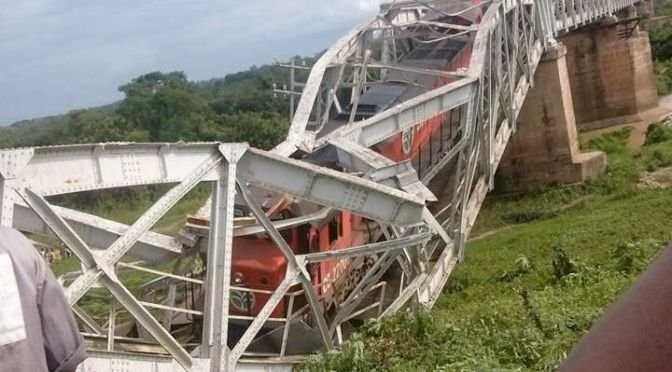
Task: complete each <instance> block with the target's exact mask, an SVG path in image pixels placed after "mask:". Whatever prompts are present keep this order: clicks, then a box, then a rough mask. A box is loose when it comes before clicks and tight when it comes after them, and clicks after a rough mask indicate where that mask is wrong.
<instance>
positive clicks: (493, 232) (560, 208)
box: [467, 195, 593, 242]
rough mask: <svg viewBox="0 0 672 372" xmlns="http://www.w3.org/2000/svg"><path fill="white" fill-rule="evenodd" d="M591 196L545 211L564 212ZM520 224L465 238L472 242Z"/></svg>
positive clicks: (591, 196) (552, 212)
mask: <svg viewBox="0 0 672 372" xmlns="http://www.w3.org/2000/svg"><path fill="white" fill-rule="evenodd" d="M591 198H593V195H585V196H582V197H580V198H578V199H576V200H572V201H571V202H569V203H567V204H565V205H563V206H561V207H559V208H556V209H554V210H551V211H549V212H547V213H548V214H557V213H561V212H564V211H566V210H567V209H569V208H572V207H574V206H575V205H578V204H579V203H581V202H583V201H586V200H588V199H591ZM530 222H533V221H530ZM520 225H523V223H514V224H511V225H506V226H502V227H500V228H497V229H494V230H490V231H486V232H484V233H481V234H479V235H476V236H474V237H469V239H467V241H470V242H473V241H476V240H481V239H485V238H487V237H489V236H492V235H495V234H499V233H500V232H503V231H506V230H510V229H512V228H514V227H517V226H520Z"/></svg>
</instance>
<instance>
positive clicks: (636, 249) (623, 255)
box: [611, 240, 661, 274]
mask: <svg viewBox="0 0 672 372" xmlns="http://www.w3.org/2000/svg"><path fill="white" fill-rule="evenodd" d="M660 246H661V243H660V242H658V241H656V240H644V241H641V240H636V241H627V242H623V243H620V244H618V245H617V246H616V247H615V248H614V249H613V250H612V252H611V256H612V258H613V259H614V260H615V268H616V270H618V271H619V272H621V273H623V274H631V273H639V272H641V271H642V270H644V269H645V268H646V267H647V266H648V265H649V263H650V262H651V258H652V257H653V255H654V254H655V252H657V251H658V248H659V247H660Z"/></svg>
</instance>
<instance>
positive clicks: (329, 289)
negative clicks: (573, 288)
mask: <svg viewBox="0 0 672 372" xmlns="http://www.w3.org/2000/svg"><path fill="white" fill-rule="evenodd" d="M648 6H649V4H647V3H646V2H643V1H634V0H535V1H532V0H498V1H481V0H473V1H457V0H453V1H451V0H442V1H432V2H425V1H420V0H411V1H395V2H392V3H390V4H385V5H382V6H381V12H380V14H379V15H378V16H377V17H375V18H374V19H372V20H370V21H367V22H365V23H363V24H361V25H359V26H357V27H355V28H354V29H353V30H351V31H350V32H349V33H347V34H346V35H345V36H343V37H342V38H341V39H340V40H338V41H337V42H336V43H335V44H334V45H333V46H332V47H331V48H329V49H328V50H327V52H326V53H324V55H323V56H322V57H321V58H320V59H319V60H318V61H317V62H316V64H315V65H314V66H313V67H312V70H311V72H310V75H309V77H308V80H307V81H306V82H305V83H304V84H301V85H300V88H301V89H300V100H299V101H298V105H297V106H296V109H295V110H293V112H292V114H293V118H292V123H291V128H290V131H289V133H288V134H287V137H286V139H285V141H284V142H283V143H281V144H280V145H278V146H277V147H276V148H274V149H273V150H272V151H262V150H258V149H254V148H251V147H249V146H248V145H247V144H244V143H107V144H91V145H72V146H57V147H40V148H20V149H10V150H0V225H3V226H9V227H14V228H16V229H18V230H21V231H22V232H24V233H29V234H47V235H53V236H56V237H57V238H59V239H60V240H61V241H62V242H63V243H64V244H65V245H66V246H67V248H68V249H69V250H70V251H71V252H72V253H73V254H74V255H75V256H76V257H77V259H78V260H79V261H80V262H81V270H80V271H78V272H75V273H70V274H67V275H65V276H64V277H62V278H61V282H62V283H63V285H64V287H65V292H66V296H67V299H68V301H69V303H70V304H71V305H72V309H73V311H74V313H75V314H76V316H77V318H78V320H79V321H80V324H81V327H82V329H81V330H82V333H83V334H84V336H85V339H86V340H87V345H88V348H89V354H90V356H91V357H90V359H89V360H87V361H86V362H85V363H84V364H83V365H82V367H81V368H82V370H83V371H101V372H102V371H130V370H135V371H145V370H152V371H233V370H241V371H244V370H269V371H271V370H291V366H292V364H293V363H295V362H296V361H297V360H300V358H301V356H302V355H306V354H308V353H311V352H315V351H317V350H328V349H331V348H334V347H337V346H338V345H339V344H341V343H342V342H344V341H345V340H346V339H347V337H348V335H350V334H351V333H352V332H353V331H354V330H355V329H356V326H357V325H358V324H361V322H362V321H363V320H365V319H370V318H379V317H384V316H387V315H389V314H392V313H394V312H395V311H398V310H399V309H401V308H402V307H404V306H406V305H407V304H409V303H413V304H420V305H424V306H428V307H431V306H432V305H433V304H434V302H435V301H436V300H437V298H438V296H439V295H440V293H441V290H442V288H443V286H444V284H445V283H446V281H447V279H448V277H449V275H450V273H451V272H452V270H453V268H454V267H455V265H456V264H457V263H458V262H459V261H460V260H462V259H463V258H464V247H465V242H466V239H467V237H468V236H469V232H470V230H471V227H472V226H473V224H474V221H475V219H476V216H477V214H478V211H479V208H480V206H481V204H482V202H483V200H484V198H485V195H486V194H487V192H488V191H490V190H492V189H493V188H494V187H496V186H497V187H501V188H505V189H519V188H523V187H526V186H529V185H532V184H548V183H575V182H581V181H583V180H585V179H588V178H590V177H594V176H596V175H598V174H600V173H601V172H603V171H604V169H605V167H606V158H605V156H604V154H601V153H599V152H595V153H581V152H580V151H579V149H578V144H577V138H576V137H577V134H576V133H577V125H578V126H579V127H585V128H595V127H600V126H605V125H612V124H614V123H617V122H619V120H630V119H632V118H633V117H636V116H637V115H638V113H639V112H641V111H643V110H645V109H649V108H652V107H655V106H656V105H657V97H656V94H655V83H654V82H653V75H652V72H651V66H650V63H651V56H650V50H649V47H648V38H647V37H646V35H645V34H644V33H643V32H641V31H640V30H639V29H638V26H637V23H638V21H639V16H638V14H644V12H646V11H647V7H648ZM647 53H648V54H647ZM647 64H648V65H647ZM613 71H618V73H614V72H613ZM651 87H653V88H651ZM591 92H592V93H593V94H592V95H590V93H591ZM290 93H291V94H294V93H295V92H290ZM597 93H599V95H600V97H601V98H600V99H599V100H595V99H593V100H591V99H590V97H592V96H594V95H596V94H597ZM200 183H208V184H211V185H212V197H211V198H210V200H209V201H208V203H207V204H206V205H204V206H203V208H201V209H200V210H199V211H198V212H197V213H195V214H194V215H191V216H188V217H187V223H186V225H185V226H184V228H183V229H182V230H181V232H180V234H178V236H167V235H163V234H159V233H156V232H153V231H151V230H150V229H151V228H152V227H153V226H154V225H155V224H156V223H157V222H158V221H159V219H160V218H161V217H162V216H163V215H165V214H166V213H167V212H168V211H169V210H170V209H171V208H172V207H173V206H175V205H176V204H177V203H178V202H179V201H180V200H181V199H182V198H183V197H184V196H185V195H186V194H187V193H188V192H189V191H190V190H192V189H193V188H194V187H196V186H197V185H199V184H200ZM157 184H168V185H171V188H170V189H169V191H168V192H167V193H166V194H165V195H163V196H162V197H161V198H160V199H159V200H158V201H156V203H155V204H154V205H152V206H151V208H149V209H148V210H147V211H146V212H145V213H144V214H143V215H142V216H141V217H140V218H139V219H138V220H137V221H136V222H135V223H133V224H132V225H130V226H129V225H124V224H120V223H117V222H114V221H109V220H106V219H103V218H101V217H98V216H94V215H90V214H86V213H83V212H80V211H76V210H72V209H67V208H63V207H58V206H55V205H53V204H51V203H50V202H49V201H48V200H47V198H49V197H52V196H55V195H63V194H70V193H77V192H84V191H92V190H101V189H109V188H120V187H134V186H143V185H157ZM187 257H189V258H193V257H199V258H200V259H201V260H202V262H203V265H201V266H200V267H196V266H194V265H184V262H185V258H187ZM129 270H131V271H139V272H144V273H148V274H151V275H154V279H153V280H151V281H149V282H147V283H146V284H144V285H143V286H142V291H141V293H132V292H131V291H130V290H129V289H128V288H127V287H126V286H125V285H124V283H123V282H122V281H121V280H120V279H119V275H121V274H120V273H121V272H125V271H129ZM92 288H104V289H105V290H106V291H107V292H108V293H109V295H110V296H111V298H113V300H112V301H111V302H110V303H109V307H110V309H109V316H108V317H107V320H106V322H105V324H100V323H99V322H98V321H96V319H94V317H93V316H92V315H91V314H89V313H87V311H86V309H84V308H83V307H82V306H80V304H79V303H80V301H81V300H82V298H84V297H85V296H86V295H87V292H89V291H91V289H92Z"/></svg>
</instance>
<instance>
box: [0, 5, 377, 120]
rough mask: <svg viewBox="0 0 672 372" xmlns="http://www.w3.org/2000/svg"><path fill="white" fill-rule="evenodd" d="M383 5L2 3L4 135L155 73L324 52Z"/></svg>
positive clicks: (234, 66) (206, 74)
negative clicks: (7, 128) (7, 127)
mask: <svg viewBox="0 0 672 372" xmlns="http://www.w3.org/2000/svg"><path fill="white" fill-rule="evenodd" d="M383 1H384V0H338V1H333V0H283V1H281V2H279V1H277V0H253V1H239V0H144V1H142V2H138V1H136V0H114V1H110V0H105V1H102V0H101V1H94V0H0V54H2V55H3V58H1V59H0V70H2V71H3V73H2V74H0V87H2V89H0V125H1V124H3V123H9V122H11V121H15V120H19V119H23V118H29V117H34V116H41V115H46V114H55V113H59V112H63V111H65V110H68V109H71V108H74V107H78V106H86V105H92V104H101V103H106V102H109V100H111V99H114V97H116V95H118V93H117V87H118V86H119V85H121V84H124V83H125V82H127V81H128V80H130V79H131V78H133V77H135V76H137V75H139V74H141V73H144V72H149V71H153V70H164V71H169V70H183V71H185V72H186V73H187V74H188V75H189V76H190V77H191V78H195V79H208V78H211V77H219V76H223V75H225V74H226V73H229V72H235V71H238V70H241V69H244V68H247V67H248V66H250V65H252V64H257V65H259V64H263V63H268V62H270V61H271V60H272V59H273V58H275V57H283V56H284V57H288V56H291V55H296V54H303V55H311V54H313V53H317V52H319V51H320V50H323V49H325V48H327V47H328V46H329V44H330V43H332V42H333V41H335V40H337V39H338V38H339V37H340V35H341V34H344V33H345V32H347V30H348V29H349V28H351V27H354V26H355V25H357V24H358V23H360V22H362V21H363V20H364V19H366V18H369V17H372V16H373V15H374V14H375V13H376V11H377V9H378V7H379V5H380V3H381V2H383Z"/></svg>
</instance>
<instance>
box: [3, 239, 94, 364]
mask: <svg viewBox="0 0 672 372" xmlns="http://www.w3.org/2000/svg"><path fill="white" fill-rule="evenodd" d="M84 359H86V351H85V348H84V341H83V339H82V336H81V335H80V334H79V331H78V329H77V323H76V322H75V318H74V316H73V314H72V310H71V309H70V306H68V303H67V301H66V299H65V295H64V293H63V290H62V288H61V286H60V285H59V284H58V282H56V279H55V278H54V275H53V274H52V273H51V270H50V269H49V267H48V266H47V264H46V263H45V261H44V259H43V258H42V257H41V256H40V254H38V252H37V250H35V248H34V247H33V246H32V245H31V244H30V242H29V241H28V239H26V238H25V237H24V236H23V235H22V234H21V233H19V232H18V231H16V230H12V229H9V228H4V227H0V372H74V371H75V369H76V368H77V366H78V365H79V364H80V363H81V362H82V361H83V360H84Z"/></svg>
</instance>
